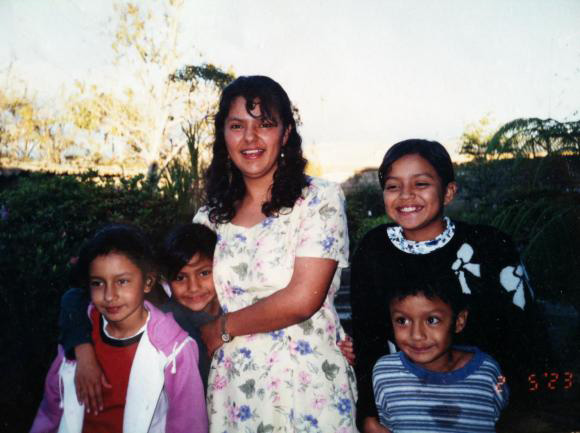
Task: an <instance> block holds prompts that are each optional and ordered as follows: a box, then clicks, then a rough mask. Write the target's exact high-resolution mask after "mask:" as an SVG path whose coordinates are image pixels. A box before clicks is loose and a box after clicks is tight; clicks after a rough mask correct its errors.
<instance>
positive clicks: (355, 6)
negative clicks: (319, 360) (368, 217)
mask: <svg viewBox="0 0 580 433" xmlns="http://www.w3.org/2000/svg"><path fill="white" fill-rule="evenodd" d="M138 3H141V4H142V3H151V4H153V5H155V4H156V1H154V0H152V1H146V0H141V1H140V2H138ZM113 15H114V11H113V8H112V1H111V0H99V1H89V0H0V41H1V42H0V73H1V72H5V71H6V70H7V68H8V66H9V65H12V75H14V73H15V72H16V73H17V74H18V75H19V76H22V79H23V80H25V81H26V82H27V83H28V86H29V88H30V89H32V90H36V91H37V92H38V93H39V95H41V96H42V95H49V96H50V95H54V94H56V93H57V91H58V90H59V89H61V88H62V87H63V86H70V83H71V79H75V78H78V79H83V80H84V79H93V80H96V79H105V80H117V79H119V77H118V74H119V71H115V70H114V68H113V66H112V65H111V59H112V53H111V48H110V45H111V33H110V28H111V26H110V22H109V19H110V17H112V16H113ZM181 18H182V21H181V33H180V39H179V43H180V47H181V52H182V54H183V63H184V64H185V63H196V62H200V61H206V62H211V63H215V64H217V65H219V66H221V67H224V68H230V67H231V68H232V69H233V70H234V72H235V73H236V74H238V75H241V74H244V75H245V74H264V75H269V76H271V77H272V78H274V79H275V80H277V81H278V82H280V84H282V86H283V87H284V88H285V89H286V91H287V92H288V94H289V95H290V98H291V99H292V100H293V101H294V103H295V104H296V105H297V106H298V108H299V109H300V112H301V115H302V120H303V123H304V125H303V127H302V130H301V132H302V135H303V138H304V143H305V148H306V151H307V153H309V154H310V155H312V156H314V157H315V158H316V159H317V160H318V161H319V162H320V163H322V164H323V167H324V171H325V173H324V174H325V176H326V177H329V178H332V179H336V180H342V179H344V178H345V177H346V176H348V175H350V174H351V173H352V172H353V171H354V170H356V169H360V168H363V167H365V166H371V165H378V164H379V162H380V160H381V158H382V155H383V153H384V152H385V150H386V149H387V148H388V147H389V146H390V145H391V144H393V143H394V142H396V141H398V140H401V139H405V138H411V137H422V138H429V139H436V140H439V141H441V142H442V143H443V144H445V145H446V146H447V147H448V149H449V150H450V151H451V152H452V153H453V152H455V151H456V150H457V145H458V139H459V137H460V136H461V134H462V133H463V131H464V129H465V127H466V126H467V125H468V124H470V123H475V122H477V121H478V120H479V119H481V118H482V117H483V116H485V115H489V116H491V118H492V119H493V120H494V121H495V123H496V124H498V125H499V124H501V123H503V122H506V121H509V120H512V119H515V118H518V117H553V118H556V119H558V120H566V119H568V120H570V119H572V118H578V117H579V115H578V112H577V110H578V108H579V101H580V30H578V29H579V28H580V25H579V23H580V1H577V0H550V1H546V0H527V1H524V0H485V1H483V0H482V1H475V0H472V1H465V0H457V1H452V0H437V1H435V0H429V1H428V0H425V1H414V0H405V1H403V0H401V1H393V0H358V1H355V0H295V1H292V2H289V1H274V0H268V1H263V0H237V1H235V0H228V1H226V0H211V1H210V0H207V1H200V0H194V1H193V0H189V1H188V0H186V8H185V11H184V13H183V15H182V17H181ZM0 85H2V86H3V87H4V86H7V85H10V83H6V82H5V81H2V80H0Z"/></svg>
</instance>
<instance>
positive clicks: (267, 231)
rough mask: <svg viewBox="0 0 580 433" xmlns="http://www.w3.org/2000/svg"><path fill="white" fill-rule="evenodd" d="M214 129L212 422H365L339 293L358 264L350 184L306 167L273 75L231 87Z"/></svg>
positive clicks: (202, 218)
mask: <svg viewBox="0 0 580 433" xmlns="http://www.w3.org/2000/svg"><path fill="white" fill-rule="evenodd" d="M215 134H216V135H215V137H216V138H215V142H214V145H213V160H212V162H211V164H210V166H209V168H208V171H207V186H206V193H207V197H206V198H207V204H206V206H205V207H204V208H202V209H201V210H200V211H199V212H198V214H197V215H196V216H195V218H194V222H200V223H203V224H206V225H207V226H209V227H210V228H212V229H213V230H215V231H216V232H217V234H218V243H217V246H216V251H215V255H214V270H213V272H214V279H215V287H216V291H217V294H218V297H219V300H220V304H221V306H222V309H223V311H224V314H223V315H222V316H220V317H219V318H218V319H216V320H215V321H213V322H210V323H208V324H207V325H205V326H204V327H203V328H202V336H203V339H204V341H205V342H206V344H207V347H208V350H209V352H210V353H213V360H212V366H211V370H210V377H209V387H208V411H209V415H210V420H211V421H210V423H211V427H210V428H211V431H212V432H220V433H221V432H223V431H263V432H268V431H269V432H295V431H323V432H324V431H328V432H338V431H340V432H344V433H346V432H353V431H356V427H355V425H354V402H355V392H356V391H355V387H354V377H353V374H352V371H351V368H350V366H349V365H348V363H347V361H346V359H345V358H344V357H343V356H342V354H341V351H340V348H339V345H338V344H337V342H338V341H339V340H341V339H343V337H344V333H343V330H342V328H341V325H340V322H339V319H338V315H337V313H336V310H335V308H334V301H333V299H334V295H335V293H336V291H337V289H338V286H339V283H340V271H341V269H340V268H342V267H345V266H347V264H348V235H347V228H346V217H345V211H344V197H343V194H342V191H341V190H340V188H339V187H338V186H337V185H336V184H333V183H331V182H327V181H323V180H321V179H316V178H311V177H308V176H306V174H305V173H304V168H305V166H306V160H305V159H304V158H303V156H302V149H301V141H302V140H301V138H300V135H299V134H298V131H297V130H296V121H295V119H294V116H293V112H292V105H291V103H290V100H289V98H288V95H287V94H286V92H285V91H284V89H282V87H281V86H280V85H279V84H278V83H276V82H275V81H273V80H272V79H270V78H268V77H263V76H249V77H239V78H238V79H236V80H235V81H233V82H232V83H231V84H230V85H229V86H228V87H226V88H225V89H224V91H223V94H222V96H221V100H220V104H219V111H218V113H217V115H216V117H215Z"/></svg>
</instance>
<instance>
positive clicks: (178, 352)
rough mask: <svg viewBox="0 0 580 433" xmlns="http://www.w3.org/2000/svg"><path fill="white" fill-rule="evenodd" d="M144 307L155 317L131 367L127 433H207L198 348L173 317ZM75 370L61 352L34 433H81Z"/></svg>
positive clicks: (36, 420)
mask: <svg viewBox="0 0 580 433" xmlns="http://www.w3.org/2000/svg"><path fill="white" fill-rule="evenodd" d="M145 305H146V307H147V309H148V310H149V312H150V316H149V320H148V322H147V327H146V330H145V333H144V334H143V336H142V337H141V340H140V341H139V346H138V347H137V352H136V353H135V358H134V360H133V365H132V366H131V374H130V377H129V386H128V389H127V400H126V404H125V412H124V416H123V431H124V432H127V433H128V432H131V433H186V432H187V433H205V432H207V431H208V417H207V411H206V407H205V398H204V391H203V384H202V382H201V378H200V375H199V370H198V363H197V361H198V348H197V344H196V343H195V341H194V340H192V339H191V338H190V337H189V336H188V334H187V333H186V332H185V331H184V330H183V329H181V328H180V327H179V325H178V324H177V322H175V320H174V319H173V316H172V315H171V314H165V313H163V312H161V311H160V310H158V309H157V308H155V307H154V306H153V305H151V304H150V303H148V302H145ZM91 308H93V307H92V306H90V307H89V314H90V310H91ZM75 369H76V361H69V360H67V359H66V358H65V357H64V353H63V350H62V348H61V347H59V350H58V355H57V357H56V359H55V360H54V362H53V363H52V366H51V367H50V370H49V371H48V375H47V377H46V383H45V389H44V398H43V400H42V402H41V404H40V408H39V410H38V413H37V415H36V418H35V420H34V423H33V425H32V429H31V430H30V431H31V433H50V432H59V433H65V432H66V433H80V432H81V431H82V427H83V415H84V407H83V406H82V405H80V404H79V403H78V401H77V396H76V391H75V386H74V372H75Z"/></svg>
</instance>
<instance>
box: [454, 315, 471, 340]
mask: <svg viewBox="0 0 580 433" xmlns="http://www.w3.org/2000/svg"><path fill="white" fill-rule="evenodd" d="M468 315H469V311H467V310H461V311H460V312H459V314H457V317H456V318H455V333H456V334H459V333H460V332H461V331H463V329H464V328H465V325H467V316H468Z"/></svg>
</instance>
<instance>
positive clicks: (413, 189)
mask: <svg viewBox="0 0 580 433" xmlns="http://www.w3.org/2000/svg"><path fill="white" fill-rule="evenodd" d="M455 188H456V186H455V183H453V182H452V183H450V184H449V185H447V187H446V188H445V190H444V188H443V185H442V184H441V178H440V177H439V175H438V174H437V171H436V170H435V168H434V167H433V166H432V165H431V164H430V163H429V162H428V161H427V160H426V159H424V158H423V157H421V156H420V155H418V154H408V155H405V156H403V157H401V158H399V159H398V160H397V161H395V162H394V163H393V164H392V165H391V167H390V170H389V171H388V173H387V175H386V180H385V188H384V191H383V199H384V201H385V209H386V211H387V214H388V215H389V217H390V218H391V219H392V220H393V221H395V222H396V223H397V224H399V225H400V226H401V227H402V228H403V232H404V234H405V237H406V238H407V239H409V240H413V241H426V240H430V239H434V238H435V237H437V236H438V235H439V234H440V233H442V232H443V230H444V229H445V226H444V222H443V218H442V216H443V206H444V205H445V204H447V203H449V202H450V201H451V200H452V199H453V196H454V194H455Z"/></svg>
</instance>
